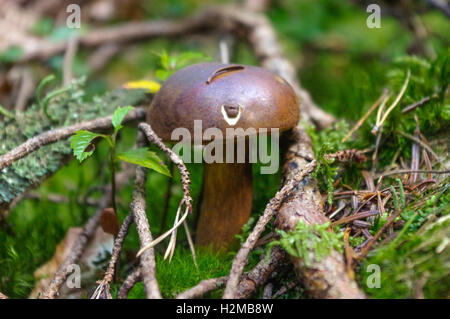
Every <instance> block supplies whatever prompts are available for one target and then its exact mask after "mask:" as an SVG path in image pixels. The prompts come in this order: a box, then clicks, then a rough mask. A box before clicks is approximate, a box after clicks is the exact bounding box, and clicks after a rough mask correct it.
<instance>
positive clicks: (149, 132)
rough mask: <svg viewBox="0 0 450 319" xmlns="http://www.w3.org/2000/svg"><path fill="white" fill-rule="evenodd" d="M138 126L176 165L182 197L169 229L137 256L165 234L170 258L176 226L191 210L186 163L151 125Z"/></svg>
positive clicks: (141, 124) (163, 237)
mask: <svg viewBox="0 0 450 319" xmlns="http://www.w3.org/2000/svg"><path fill="white" fill-rule="evenodd" d="M138 127H139V129H140V130H141V131H142V132H143V133H144V134H145V136H146V137H147V140H148V141H149V142H151V143H153V144H155V145H156V146H157V147H158V148H159V149H161V150H162V151H163V152H164V153H166V155H167V156H168V157H169V159H170V160H171V161H172V162H173V163H174V164H175V165H176V166H177V167H178V170H179V171H180V175H181V184H182V188H183V193H184V195H183V198H182V200H181V202H180V204H179V205H178V211H177V215H176V218H175V222H174V225H173V227H172V228H171V229H169V230H168V231H166V232H165V233H164V234H162V235H161V236H159V237H158V238H157V239H155V240H154V241H152V242H151V243H148V244H147V245H145V246H142V248H141V250H139V252H138V254H137V256H140V255H141V254H143V253H144V252H145V251H146V250H147V249H150V248H152V247H154V246H156V245H157V244H158V243H160V242H161V241H162V240H164V239H165V238H166V237H167V236H169V235H171V239H170V242H169V245H168V247H167V250H166V254H165V255H164V259H165V258H166V257H168V256H170V258H172V255H173V252H174V250H175V244H176V232H177V229H178V227H180V225H181V224H182V223H184V222H185V219H186V218H187V216H188V214H189V213H190V212H192V198H191V195H190V184H191V180H190V177H189V171H188V170H187V168H186V165H184V163H183V160H182V159H181V158H180V157H179V156H178V155H177V154H175V153H174V152H173V151H172V150H171V149H170V148H168V147H167V146H166V145H164V143H163V142H162V140H161V139H160V138H159V137H158V135H156V133H155V132H154V131H153V129H152V128H151V126H150V125H149V124H147V123H140V124H139V126H138ZM183 206H184V207H185V210H184V213H183V215H182V216H181V217H180V218H179V214H180V212H181V209H182V207H183ZM184 227H185V228H187V225H186V224H185V226H184ZM186 235H187V236H188V242H189V246H190V248H191V252H192V257H193V259H194V263H196V258H195V250H194V246H193V244H192V240H190V238H189V237H190V234H189V231H187V232H186Z"/></svg>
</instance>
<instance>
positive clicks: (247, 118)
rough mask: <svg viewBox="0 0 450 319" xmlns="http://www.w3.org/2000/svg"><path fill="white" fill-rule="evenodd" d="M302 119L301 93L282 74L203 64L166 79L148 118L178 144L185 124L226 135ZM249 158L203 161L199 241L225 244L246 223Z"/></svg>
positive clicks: (166, 138) (249, 205)
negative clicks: (199, 123)
mask: <svg viewBox="0 0 450 319" xmlns="http://www.w3.org/2000/svg"><path fill="white" fill-rule="evenodd" d="M299 117H300V109H299V103H298V100H297V96H296V94H295V92H294V90H293V89H292V87H291V86H290V85H289V84H288V83H287V82H286V81H284V80H283V79H282V78H280V77H279V76H277V75H275V74H273V73H271V72H269V71H267V70H265V69H262V68H258V67H254V66H245V65H235V64H230V65H228V64H220V63H200V64H195V65H191V66H188V67H186V68H183V69H181V70H179V71H177V72H176V73H174V74H173V75H172V76H171V77H169V78H168V79H167V81H166V82H165V83H164V84H163V85H162V87H161V89H160V90H159V92H158V93H157V94H156V96H155V98H154V100H153V102H152V104H151V106H150V109H149V112H148V115H147V122H148V123H149V124H150V125H151V126H152V128H153V129H154V131H155V132H156V133H157V134H158V135H159V136H160V137H161V138H162V139H163V140H164V141H166V142H175V141H173V140H172V139H171V134H172V132H173V130H175V129H176V128H186V129H188V130H189V131H190V132H191V134H194V121H195V120H201V121H202V130H203V131H204V130H206V129H208V128H218V129H220V130H221V132H222V133H223V135H224V136H225V137H226V129H227V128H234V129H236V128H242V129H244V130H247V129H248V128H254V129H256V131H258V130H259V129H260V128H266V129H267V130H268V131H269V132H270V129H271V128H278V129H279V131H280V132H283V131H285V130H288V129H291V128H292V127H294V126H295V125H296V124H297V123H298V121H299ZM202 133H203V132H202ZM202 136H203V134H202ZM206 142H208V141H205V140H203V141H202V143H206ZM225 142H226V139H224V141H223V143H225ZM224 154H225V152H224ZM224 157H225V155H224ZM246 158H247V161H246V162H245V163H236V162H235V163H226V161H225V159H224V160H223V163H211V164H207V163H205V164H204V177H203V179H204V184H203V195H202V203H201V208H200V216H199V220H198V224H197V230H196V244H197V245H210V244H212V245H213V246H214V247H215V248H217V249H220V248H226V247H228V246H229V245H230V244H231V243H232V241H233V238H234V235H236V234H237V233H239V232H240V231H241V228H242V226H243V225H244V224H245V223H246V222H247V221H248V218H249V217H250V213H251V208H252V166H251V165H252V164H251V163H249V162H248V156H247V157H246Z"/></svg>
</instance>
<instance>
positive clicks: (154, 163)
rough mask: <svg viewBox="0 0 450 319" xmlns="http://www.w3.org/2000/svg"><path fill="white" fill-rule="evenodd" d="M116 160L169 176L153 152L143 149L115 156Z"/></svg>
mask: <svg viewBox="0 0 450 319" xmlns="http://www.w3.org/2000/svg"><path fill="white" fill-rule="evenodd" d="M117 158H118V159H121V160H122V161H125V162H128V163H132V164H136V165H141V166H143V167H147V168H150V169H153V170H155V171H157V172H158V173H161V174H164V175H166V176H169V177H170V176H171V175H170V171H169V170H168V168H167V166H166V165H165V164H164V163H163V161H162V160H161V159H160V158H159V157H158V156H157V155H156V154H155V153H154V152H151V151H149V150H148V149H147V148H145V147H141V148H137V149H133V150H129V151H126V152H123V153H120V154H118V155H117Z"/></svg>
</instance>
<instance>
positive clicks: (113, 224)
mask: <svg viewBox="0 0 450 319" xmlns="http://www.w3.org/2000/svg"><path fill="white" fill-rule="evenodd" d="M100 225H101V226H102V229H103V230H104V231H105V233H108V234H111V235H114V236H116V235H117V234H118V233H119V220H118V219H117V215H116V212H115V211H114V209H113V208H111V207H108V208H105V209H104V210H103V212H102V216H101V217H100Z"/></svg>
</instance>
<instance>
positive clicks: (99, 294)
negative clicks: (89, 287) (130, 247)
mask: <svg viewBox="0 0 450 319" xmlns="http://www.w3.org/2000/svg"><path fill="white" fill-rule="evenodd" d="M132 223H133V214H128V215H127V217H126V218H125V220H124V221H123V223H122V225H121V226H120V230H119V233H118V234H117V236H116V238H115V240H114V246H113V250H112V254H111V259H110V260H109V264H108V268H107V269H106V272H105V276H104V277H103V280H101V282H100V284H99V285H98V287H97V289H96V290H95V291H94V293H93V294H92V296H91V299H105V298H103V296H107V297H108V299H111V298H110V297H111V293H110V284H111V282H112V280H113V278H114V274H115V272H116V269H115V267H116V263H117V261H118V260H119V256H120V251H121V250H122V245H123V241H124V239H125V236H126V235H127V234H128V229H129V228H130V225H131V224H132Z"/></svg>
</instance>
